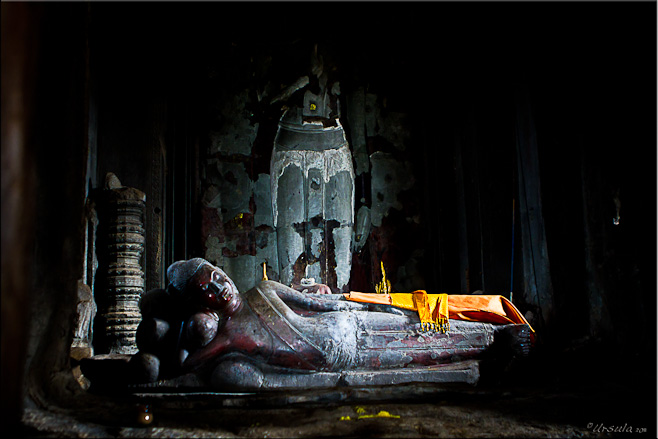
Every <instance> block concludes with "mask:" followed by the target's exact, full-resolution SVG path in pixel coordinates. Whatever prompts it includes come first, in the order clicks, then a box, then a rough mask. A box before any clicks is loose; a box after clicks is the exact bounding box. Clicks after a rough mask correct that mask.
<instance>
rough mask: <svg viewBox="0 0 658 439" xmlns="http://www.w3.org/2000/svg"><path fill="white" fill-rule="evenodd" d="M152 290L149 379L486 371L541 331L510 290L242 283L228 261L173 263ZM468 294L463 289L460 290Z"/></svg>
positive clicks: (372, 378)
mask: <svg viewBox="0 0 658 439" xmlns="http://www.w3.org/2000/svg"><path fill="white" fill-rule="evenodd" d="M167 276H168V278H169V282H170V283H169V286H168V288H167V290H162V289H161V290H152V291H150V292H149V293H147V295H146V296H144V298H143V299H142V303H141V309H142V314H143V320H142V322H141V324H140V326H139V328H138V330H137V346H138V348H139V352H138V353H137V354H135V356H133V358H132V359H131V363H132V364H133V365H134V366H135V367H136V369H135V370H139V371H140V374H139V376H140V381H141V384H146V385H148V383H170V384H171V383H173V385H178V386H183V387H184V386H192V387H201V388H207V389H213V390H268V389H289V388H304V389H308V388H328V387H336V386H357V385H386V384H398V383H413V382H470V383H474V382H477V380H478V377H479V370H478V368H477V367H478V366H477V365H478V360H479V359H482V358H485V357H486V356H487V355H494V354H495V355H509V354H511V355H526V354H527V353H528V350H529V349H530V346H531V344H532V342H533V340H534V332H533V330H532V328H531V327H530V325H529V324H528V323H527V322H526V321H525V319H524V318H523V316H522V315H521V314H520V313H519V312H518V311H517V310H516V308H514V306H513V305H512V304H511V303H509V302H508V301H506V299H504V298H502V297H501V296H450V295H431V294H429V295H428V294H426V293H425V292H424V291H417V292H414V293H399V294H376V293H373V294H366V293H357V292H351V293H345V294H323V292H324V293H326V292H330V291H331V290H329V289H328V288H323V285H315V286H311V287H308V286H307V287H306V289H305V290H304V291H297V290H296V289H293V288H291V287H288V286H286V285H283V284H280V283H278V282H274V281H269V280H265V281H263V282H261V283H259V284H258V285H257V286H255V287H254V288H252V289H250V290H249V291H247V292H240V291H238V290H237V288H236V287H235V284H234V283H233V281H232V280H231V279H230V278H229V277H228V276H227V275H226V273H224V272H223V271H222V270H221V269H219V268H218V267H215V266H213V265H212V264H210V263H209V262H207V261H205V260H204V259H200V258H195V259H190V260H188V261H179V262H176V263H174V264H172V265H171V266H170V267H169V269H168V270H167ZM460 298H461V299H460Z"/></svg>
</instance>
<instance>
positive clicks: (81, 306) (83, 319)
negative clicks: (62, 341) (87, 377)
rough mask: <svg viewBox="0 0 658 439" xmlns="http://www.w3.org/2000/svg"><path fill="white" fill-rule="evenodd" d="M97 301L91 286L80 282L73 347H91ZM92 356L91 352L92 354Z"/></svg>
mask: <svg viewBox="0 0 658 439" xmlns="http://www.w3.org/2000/svg"><path fill="white" fill-rule="evenodd" d="M96 311H97V308H96V302H95V301H94V298H93V296H92V293H91V288H89V286H88V285H86V284H84V283H83V282H80V281H79V282H78V305H77V316H76V321H75V333H74V334H73V343H72V345H71V347H73V348H89V349H91V341H92V338H93V325H92V323H93V321H94V317H95V316H96ZM89 356H91V352H90V355H89Z"/></svg>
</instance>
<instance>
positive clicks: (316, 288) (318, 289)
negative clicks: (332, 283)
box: [292, 282, 333, 294]
mask: <svg viewBox="0 0 658 439" xmlns="http://www.w3.org/2000/svg"><path fill="white" fill-rule="evenodd" d="M292 287H293V288H294V289H296V290H297V291H301V292H302V293H309V294H332V293H333V292H332V291H331V288H329V286H328V285H325V284H316V283H311V284H309V283H307V282H302V283H301V284H293V285H292Z"/></svg>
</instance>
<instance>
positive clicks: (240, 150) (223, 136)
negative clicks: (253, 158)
mask: <svg viewBox="0 0 658 439" xmlns="http://www.w3.org/2000/svg"><path fill="white" fill-rule="evenodd" d="M249 101H250V98H249V91H248V90H243V91H242V92H240V93H238V94H236V95H234V96H232V97H230V98H227V99H224V100H222V102H221V104H219V105H218V108H217V110H218V111H219V115H218V119H219V123H218V125H219V126H220V128H219V129H218V130H217V131H213V132H211V133H210V141H211V144H210V151H209V152H210V154H216V153H223V154H241V155H245V156H249V155H251V148H252V146H253V144H254V141H255V140H256V135H257V134H258V123H254V124H253V125H252V123H251V121H250V119H249V116H250V114H249V113H248V109H247V108H246V105H247V103H248V102H249Z"/></svg>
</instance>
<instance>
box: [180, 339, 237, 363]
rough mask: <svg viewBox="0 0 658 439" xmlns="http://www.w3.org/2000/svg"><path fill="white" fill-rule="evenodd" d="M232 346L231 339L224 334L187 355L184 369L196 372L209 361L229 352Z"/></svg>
mask: <svg viewBox="0 0 658 439" xmlns="http://www.w3.org/2000/svg"><path fill="white" fill-rule="evenodd" d="M231 346H232V344H231V339H230V338H229V337H226V336H225V335H224V334H220V335H218V336H216V337H215V338H214V339H213V340H212V341H211V342H210V343H208V344H207V345H206V346H204V347H202V348H201V349H198V350H196V351H194V352H192V353H191V354H189V355H187V357H186V358H185V360H184V361H183V369H185V370H188V371H194V370H196V369H198V368H199V367H201V366H203V365H204V364H205V363H206V362H207V361H209V360H211V359H213V358H216V357H218V356H220V355H222V354H224V353H226V352H227V351H229V349H230V348H231Z"/></svg>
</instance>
